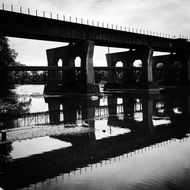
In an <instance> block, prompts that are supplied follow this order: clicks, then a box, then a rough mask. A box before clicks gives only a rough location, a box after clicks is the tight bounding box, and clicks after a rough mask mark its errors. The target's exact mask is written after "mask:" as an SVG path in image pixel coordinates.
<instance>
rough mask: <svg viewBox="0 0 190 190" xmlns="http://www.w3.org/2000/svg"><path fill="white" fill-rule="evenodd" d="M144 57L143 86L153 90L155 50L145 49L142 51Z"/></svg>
mask: <svg viewBox="0 0 190 190" xmlns="http://www.w3.org/2000/svg"><path fill="white" fill-rule="evenodd" d="M140 51H141V52H140V53H141V55H142V75H143V78H142V84H143V87H144V88H152V87H154V85H153V71H152V58H153V49H152V48H148V47H147V48H143V49H141V50H140Z"/></svg>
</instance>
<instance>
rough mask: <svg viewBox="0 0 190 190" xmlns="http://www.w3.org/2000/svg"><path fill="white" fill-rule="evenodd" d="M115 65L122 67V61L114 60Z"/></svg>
mask: <svg viewBox="0 0 190 190" xmlns="http://www.w3.org/2000/svg"><path fill="white" fill-rule="evenodd" d="M115 67H123V62H122V61H118V62H116V64H115Z"/></svg>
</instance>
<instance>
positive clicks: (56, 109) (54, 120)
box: [48, 101, 60, 124]
mask: <svg viewBox="0 0 190 190" xmlns="http://www.w3.org/2000/svg"><path fill="white" fill-rule="evenodd" d="M48 108H49V121H50V124H59V123H60V103H59V102H53V101H50V102H48Z"/></svg>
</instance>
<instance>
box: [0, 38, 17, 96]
mask: <svg viewBox="0 0 190 190" xmlns="http://www.w3.org/2000/svg"><path fill="white" fill-rule="evenodd" d="M16 57H17V52H16V51H15V50H14V49H11V48H10V46H9V43H8V38H6V37H4V36H0V93H4V92H5V91H6V90H7V89H8V88H9V87H10V80H9V79H10V78H9V74H8V73H6V72H5V68H6V67H7V66H10V65H16V61H15V59H16Z"/></svg>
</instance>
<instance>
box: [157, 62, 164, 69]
mask: <svg viewBox="0 0 190 190" xmlns="http://www.w3.org/2000/svg"><path fill="white" fill-rule="evenodd" d="M155 67H156V68H163V67H164V63H156V65H155Z"/></svg>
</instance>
